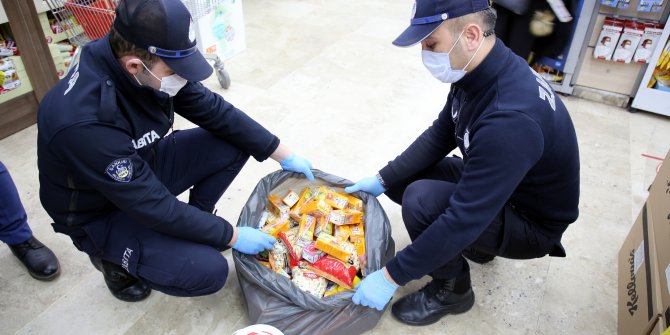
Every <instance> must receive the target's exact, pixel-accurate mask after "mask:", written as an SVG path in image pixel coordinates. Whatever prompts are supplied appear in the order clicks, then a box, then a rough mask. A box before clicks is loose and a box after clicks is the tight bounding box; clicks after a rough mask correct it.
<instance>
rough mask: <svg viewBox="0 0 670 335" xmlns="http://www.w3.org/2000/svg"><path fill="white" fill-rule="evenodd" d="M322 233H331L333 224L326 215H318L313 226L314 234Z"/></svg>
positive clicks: (319, 234)
mask: <svg viewBox="0 0 670 335" xmlns="http://www.w3.org/2000/svg"><path fill="white" fill-rule="evenodd" d="M322 233H323V234H325V235H333V225H332V224H331V223H330V222H329V219H328V218H327V217H323V216H321V217H318V218H317V219H316V227H314V236H316V237H319V236H321V235H322Z"/></svg>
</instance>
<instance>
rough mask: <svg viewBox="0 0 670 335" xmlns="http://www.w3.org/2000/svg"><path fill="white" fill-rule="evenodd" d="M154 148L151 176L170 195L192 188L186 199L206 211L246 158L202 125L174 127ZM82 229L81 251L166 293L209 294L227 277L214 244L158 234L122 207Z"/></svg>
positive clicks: (220, 285) (221, 193)
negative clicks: (163, 186)
mask: <svg viewBox="0 0 670 335" xmlns="http://www.w3.org/2000/svg"><path fill="white" fill-rule="evenodd" d="M157 146H158V147H157V150H156V156H155V160H153V162H152V163H153V165H154V167H153V169H154V173H155V174H156V176H158V178H159V179H160V180H161V181H162V182H163V184H164V185H165V186H166V187H167V188H168V190H169V191H170V192H171V193H172V194H174V195H178V194H180V193H182V192H184V191H186V190H187V189H189V188H191V191H190V196H189V203H190V204H191V205H193V206H195V207H198V208H200V209H202V210H204V211H208V212H211V211H212V210H213V209H214V206H215V204H216V203H217V201H218V200H219V198H221V196H222V195H223V193H224V192H225V191H226V189H227V188H228V186H229V185H230V184H231V182H232V181H233V179H234V178H235V177H236V176H237V174H238V173H239V172H240V170H241V169H242V167H243V166H244V164H245V163H246V162H247V160H248V159H249V154H247V153H244V152H242V151H240V150H239V149H237V148H236V147H235V146H233V145H232V144H230V143H228V142H226V141H224V140H222V139H220V138H218V137H216V136H214V135H213V134H211V133H209V132H207V131H205V130H203V129H201V128H195V129H190V130H182V131H177V132H175V133H173V134H171V135H170V136H167V137H166V138H164V139H163V140H162V141H161V142H159V143H158V144H157ZM184 224H188V222H185V223H184ZM82 229H83V230H84V232H85V235H84V236H83V237H80V238H76V237H73V240H74V241H75V245H77V246H78V247H79V248H81V249H82V250H83V251H84V252H86V253H88V254H89V255H95V256H99V257H102V258H103V259H105V260H107V261H109V262H112V263H115V264H118V265H121V266H122V267H123V268H124V269H126V271H128V272H129V273H130V274H131V275H133V276H135V277H138V278H141V279H142V280H144V282H145V283H146V284H147V285H149V286H150V287H151V288H152V289H155V290H158V291H161V292H164V293H166V294H169V295H175V296H199V295H205V294H210V293H214V292H216V291H218V290H220V289H221V288H222V287H223V286H224V284H225V282H226V279H227V277H228V264H227V262H226V259H225V258H224V257H223V255H222V254H221V253H220V252H219V251H218V250H217V249H215V248H214V247H212V246H209V245H204V244H199V243H195V242H191V241H188V240H184V239H180V238H178V237H175V236H168V235H165V234H162V233H159V232H157V231H155V230H152V229H150V228H148V226H147V225H146V224H142V223H140V222H135V221H134V220H132V219H131V218H130V217H128V216H127V215H125V214H124V213H123V212H121V211H117V212H114V213H112V214H111V215H109V216H108V217H106V219H105V220H100V221H96V222H92V223H89V224H86V225H84V226H82Z"/></svg>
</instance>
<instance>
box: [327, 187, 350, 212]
mask: <svg viewBox="0 0 670 335" xmlns="http://www.w3.org/2000/svg"><path fill="white" fill-rule="evenodd" d="M326 203H327V204H328V205H329V206H330V207H333V208H335V209H344V208H345V207H346V206H347V204H348V203H349V199H347V197H346V196H344V195H342V194H340V193H337V192H335V191H333V190H327V191H326Z"/></svg>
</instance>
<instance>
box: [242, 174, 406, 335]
mask: <svg viewBox="0 0 670 335" xmlns="http://www.w3.org/2000/svg"><path fill="white" fill-rule="evenodd" d="M313 172H314V177H315V178H316V180H315V181H314V182H309V181H308V180H307V179H305V178H304V177H303V176H302V175H301V174H297V173H291V172H285V171H277V172H274V173H271V174H269V175H267V176H266V177H264V178H263V179H261V181H260V182H259V183H258V185H257V186H256V189H254V191H253V193H252V194H251V196H250V197H249V200H248V201H247V203H246V205H245V206H244V208H243V209H242V213H241V214H240V219H239V221H238V223H237V225H238V226H239V227H256V226H257V224H258V221H259V220H260V216H261V213H262V212H263V210H264V209H265V208H266V206H267V203H268V196H269V195H270V194H277V195H279V196H283V195H284V194H286V193H287V192H288V190H289V189H292V190H295V191H296V192H301V191H302V190H303V189H305V187H312V186H318V185H325V186H330V187H332V188H334V189H336V190H339V191H341V190H342V189H343V187H344V186H346V185H351V184H352V183H351V182H350V181H348V180H346V179H342V178H340V177H336V176H333V175H330V174H328V173H325V172H322V171H319V170H313ZM355 195H356V196H357V197H359V198H361V199H362V200H363V202H364V203H365V218H366V219H365V243H366V255H367V263H366V264H365V267H364V268H363V270H362V272H363V276H367V275H368V274H370V273H372V272H374V271H376V270H379V269H380V268H382V267H383V266H384V264H386V262H387V261H388V260H389V259H391V257H393V255H394V254H395V243H394V241H393V238H392V237H391V225H390V223H389V220H388V217H387V216H386V213H385V212H384V209H383V208H382V207H381V205H380V204H379V202H378V201H377V199H376V198H375V197H373V196H371V195H369V194H367V193H363V192H360V193H356V194H355ZM233 259H234V260H235V267H236V270H237V278H238V280H239V282H240V287H241V288H242V293H243V294H244V299H245V301H246V304H247V314H248V316H249V321H250V322H251V323H263V324H269V325H272V326H274V327H277V328H278V329H280V330H281V331H282V332H284V333H285V334H287V335H292V334H296V335H297V334H301V335H302V334H310V335H312V334H313V335H317V334H346V335H352V334H360V333H363V332H365V331H367V330H370V329H372V328H374V327H375V325H376V324H377V322H378V321H379V319H380V318H381V316H382V314H383V311H377V310H376V309H374V308H369V307H364V306H360V305H356V304H354V303H353V302H352V301H351V297H352V296H353V291H347V292H343V293H338V294H334V295H331V296H329V297H325V298H320V299H319V298H316V297H314V296H312V295H311V294H309V293H306V292H304V291H302V290H301V289H299V288H298V287H296V286H295V285H293V283H291V281H289V280H288V279H287V278H285V277H282V276H280V275H278V274H276V273H274V272H272V271H271V270H270V269H268V268H266V267H265V266H263V265H261V264H260V263H258V261H257V260H256V259H255V257H254V256H253V255H246V254H243V253H240V252H238V251H235V250H234V251H233Z"/></svg>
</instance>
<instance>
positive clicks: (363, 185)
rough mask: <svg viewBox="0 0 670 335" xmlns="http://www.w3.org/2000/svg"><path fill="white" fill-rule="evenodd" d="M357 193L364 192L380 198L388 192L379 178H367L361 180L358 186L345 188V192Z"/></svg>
mask: <svg viewBox="0 0 670 335" xmlns="http://www.w3.org/2000/svg"><path fill="white" fill-rule="evenodd" d="M356 191H363V192H367V193H370V194H372V195H374V196H375V197H378V196H379V195H380V194H382V193H384V191H386V190H385V189H384V186H382V183H380V182H379V179H377V176H372V177H367V178H363V179H361V180H359V181H358V182H356V184H353V185H351V186H348V187H345V188H344V192H347V193H354V192H356Z"/></svg>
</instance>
